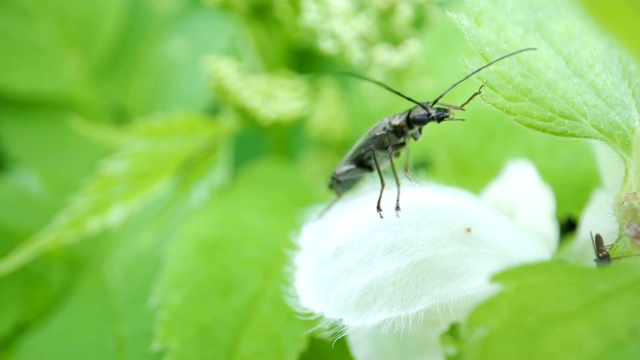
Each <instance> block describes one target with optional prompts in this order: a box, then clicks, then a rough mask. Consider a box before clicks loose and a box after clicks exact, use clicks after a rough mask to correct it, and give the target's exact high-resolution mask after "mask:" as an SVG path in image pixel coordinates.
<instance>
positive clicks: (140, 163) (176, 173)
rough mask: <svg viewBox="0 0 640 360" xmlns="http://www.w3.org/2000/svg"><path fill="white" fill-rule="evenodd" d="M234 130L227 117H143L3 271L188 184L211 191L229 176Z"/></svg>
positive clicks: (194, 190)
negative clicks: (229, 145)
mask: <svg viewBox="0 0 640 360" xmlns="http://www.w3.org/2000/svg"><path fill="white" fill-rule="evenodd" d="M231 131H232V129H231V127H230V126H228V125H226V124H224V123H221V122H219V121H215V120H214V119H211V118H208V117H203V116H192V115H177V116H167V117H156V118H151V119H144V120H141V121H139V122H136V123H134V124H132V125H130V126H128V127H127V128H126V129H125V130H124V131H123V132H122V133H121V135H122V143H121V144H120V147H119V148H118V150H117V151H116V152H115V153H114V154H113V155H111V156H109V157H108V158H106V159H105V160H103V161H102V163H101V164H100V165H99V167H98V169H97V170H96V172H95V173H94V174H93V175H92V176H90V177H89V178H88V179H87V180H86V182H85V183H84V185H83V186H82V188H81V189H80V190H79V191H78V192H77V193H76V194H74V196H73V197H72V199H71V200H70V202H69V204H68V205H67V206H66V207H65V208H64V209H62V210H61V211H60V212H59V213H58V214H57V215H56V216H55V217H54V219H53V220H52V221H51V222H50V223H49V224H48V225H47V226H46V227H44V228H43V229H42V230H40V231H39V232H37V233H36V234H34V235H32V236H31V237H30V238H28V239H27V240H25V241H24V242H22V243H21V244H20V245H18V246H17V247H16V248H15V249H13V250H12V251H11V252H9V253H8V254H6V255H5V256H4V257H2V258H0V276H2V275H6V274H8V273H11V272H13V271H15V270H17V269H18V268H20V267H22V266H24V265H25V264H27V263H28V262H29V261H31V260H32V259H34V258H36V257H37V256H39V255H41V254H42V253H44V252H46V251H48V250H50V249H52V248H55V247H58V246H61V245H64V244H70V243H73V242H76V241H79V240H81V239H82V238H84V237H86V236H89V235H93V234H96V233H98V232H100V231H103V230H105V229H108V228H113V227H115V226H118V225H119V224H121V223H122V222H123V221H125V219H126V218H127V217H128V216H129V215H131V214H133V213H135V212H136V211H137V210H138V209H139V208H140V207H142V206H144V205H145V204H146V203H147V202H149V201H151V200H153V199H155V198H157V197H159V196H161V195H162V194H166V193H169V194H176V193H179V192H180V191H181V190H184V189H183V188H188V191H189V192H190V193H189V194H187V196H186V198H187V199H188V201H191V200H194V199H192V198H193V197H202V196H203V195H206V193H207V192H206V191H207V190H209V189H210V188H211V187H212V186H215V185H216V184H220V183H221V182H222V181H224V179H223V176H221V174H222V173H224V171H221V170H220V167H224V166H225V165H227V162H226V161H225V159H226V157H227V156H228V149H227V146H226V145H227V141H226V139H227V138H228V137H229V135H230V133H231ZM194 177H196V179H195V180H194V179H193V178H194ZM182 195H184V194H181V196H182Z"/></svg>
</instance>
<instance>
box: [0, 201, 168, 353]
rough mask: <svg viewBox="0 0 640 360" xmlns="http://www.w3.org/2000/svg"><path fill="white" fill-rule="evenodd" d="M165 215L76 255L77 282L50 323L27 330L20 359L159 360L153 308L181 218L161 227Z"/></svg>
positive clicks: (149, 216) (16, 349)
mask: <svg viewBox="0 0 640 360" xmlns="http://www.w3.org/2000/svg"><path fill="white" fill-rule="evenodd" d="M158 210H161V209H159V206H158V204H155V206H152V207H149V208H147V209H146V210H145V211H142V212H141V213H139V214H137V215H136V216H135V217H133V218H132V219H130V220H129V221H128V223H127V225H125V226H123V227H121V228H119V229H118V230H116V231H114V232H111V233H110V234H105V235H101V236H99V237H97V238H95V239H92V241H91V242H90V243H89V242H86V243H81V244H78V246H75V247H74V249H73V250H74V251H75V252H77V253H79V254H81V256H78V257H77V259H76V261H75V262H74V263H73V265H74V266H73V267H72V270H73V272H74V276H75V281H73V282H72V283H71V284H68V286H67V287H66V288H65V296H63V297H60V298H58V299H57V300H58V301H57V302H56V303H55V305H56V306H55V307H53V308H52V309H50V311H49V313H48V314H47V315H48V316H47V317H45V318H43V319H39V322H37V323H36V324H29V325H32V326H29V327H25V328H24V329H23V332H22V334H21V336H20V337H17V338H16V339H15V341H14V343H13V344H12V348H11V350H12V352H11V355H12V357H11V358H12V359H20V360H26V359H89V358H90V359H117V358H120V359H154V358H159V354H157V353H155V354H154V353H153V351H152V349H151V342H152V334H153V322H154V317H153V313H152V311H151V309H150V308H149V306H148V300H149V296H150V292H151V288H152V284H153V282H154V280H155V278H156V275H157V271H158V267H159V264H160V260H161V254H162V249H163V244H164V243H166V240H167V238H168V237H170V236H171V235H172V234H173V232H172V228H174V227H175V226H176V223H179V217H178V216H176V214H175V212H174V213H173V219H175V220H174V221H168V222H159V221H158V220H157V212H158ZM34 264H35V262H34ZM32 267H33V265H29V266H28V267H26V268H25V270H26V269H31V268H32ZM23 272H24V270H21V271H19V272H16V273H14V274H11V275H10V276H8V277H6V278H9V277H12V276H14V275H16V274H22V273H23ZM2 279H5V278H2ZM2 279H0V281H1V280H2ZM34 325H35V326H34ZM69 339H72V341H70V340H69Z"/></svg>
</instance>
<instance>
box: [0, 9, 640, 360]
mask: <svg viewBox="0 0 640 360" xmlns="http://www.w3.org/2000/svg"><path fill="white" fill-rule="evenodd" d="M343 4H344V5H343V6H336V4H334V2H331V1H322V0H315V1H311V0H276V1H264V0H242V1H231V0H229V1H224V0H220V1H215V0H210V1H178V0H148V1H124V0H107V1H77V0H65V1H17V0H5V1H3V2H2V3H0V54H2V55H1V56H0V257H2V258H3V263H2V265H1V266H0V273H2V276H0V358H1V359H59V358H60V359H61V358H64V359H69V358H93V359H99V358H105V359H114V358H133V359H141V358H160V357H164V358H177V359H191V358H193V359H254V358H263V359H298V358H301V359H324V358H332V359H337V358H349V355H348V350H347V348H346V346H345V344H344V341H343V340H339V341H338V342H336V343H335V344H334V343H333V342H331V341H325V340H321V339H315V338H312V337H311V336H310V335H309V333H308V331H309V330H310V329H311V328H312V327H313V326H314V325H315V323H314V322H312V321H306V320H301V319H299V317H298V316H297V315H296V314H295V313H294V312H293V310H291V309H290V308H289V306H288V305H287V304H286V302H285V300H284V295H283V294H285V293H286V290H285V289H286V270H285V269H286V265H287V261H288V255H287V251H288V250H289V249H291V248H292V247H293V245H292V242H291V238H292V235H293V234H295V232H296V229H298V228H299V226H300V224H301V223H302V222H303V220H304V218H305V213H307V212H308V209H309V207H311V206H313V205H317V204H320V203H326V202H328V201H330V200H331V199H332V198H333V195H332V194H331V193H330V191H329V190H328V188H327V183H328V179H329V176H330V174H331V173H332V171H333V169H334V167H335V166H336V165H337V164H338V162H339V161H340V160H341V158H342V157H343V156H344V154H345V153H346V152H347V151H348V150H349V148H350V146H351V145H353V144H354V142H355V141H357V139H358V138H359V136H360V135H362V134H363V133H364V132H365V131H366V130H368V128H369V127H371V126H372V125H373V124H374V123H376V122H377V121H379V120H380V119H382V118H383V117H384V116H387V115H390V114H393V113H397V112H401V111H404V110H405V109H406V108H409V107H411V104H408V103H407V102H406V101H404V100H402V99H400V98H398V97H396V96H394V95H393V94H390V93H388V92H386V91H384V90H382V89H380V88H378V87H375V86H372V85H371V84H366V83H363V82H359V81H357V80H355V79H353V78H348V77H344V76H340V75H338V74H337V73H338V72H339V71H352V72H358V73H362V74H367V75H369V76H372V77H375V78H377V79H379V80H382V81H384V82H385V83H387V84H388V85H390V86H391V87H393V88H395V89H398V90H399V91H401V92H403V93H405V94H407V95H409V96H411V97H413V98H417V99H421V100H431V99H432V98H433V97H435V96H436V95H437V94H439V93H440V92H442V91H443V90H444V89H445V88H447V87H448V86H449V85H450V84H452V83H453V82H455V81H456V80H458V79H459V78H461V77H462V76H463V75H464V74H466V73H467V72H468V71H469V67H468V66H466V65H465V59H469V58H472V57H473V56H474V54H473V52H472V51H471V49H470V48H469V46H468V45H467V43H466V41H465V39H464V37H463V36H462V34H461V33H460V31H459V30H458V29H457V28H456V27H455V25H454V24H453V22H452V20H451V19H450V17H449V16H448V15H447V12H448V11H453V12H456V11H462V12H463V11H464V2H462V1H458V0H452V1H438V2H432V1H420V0H416V1H409V2H400V1H392V0H389V1H374V2H368V1H364V0H363V1H345V2H344V3H343ZM581 4H582V5H583V6H584V7H585V9H586V10H587V11H588V13H589V14H590V16H592V17H593V19H594V21H595V22H596V23H597V24H598V25H599V26H600V27H601V28H602V29H603V31H604V32H605V33H607V34H608V35H610V36H611V37H612V39H613V40H612V41H618V42H620V43H621V44H622V46H623V47H625V48H626V49H627V50H628V51H629V52H630V53H632V54H633V55H635V57H636V58H638V57H640V43H638V42H637V39H636V34H638V33H640V32H639V31H640V25H639V24H640V7H639V6H638V5H637V4H636V2H635V1H632V0H623V1H617V2H609V1H604V0H583V1H582V2H581ZM534 45H535V44H522V47H528V46H534ZM513 50H516V49H513ZM523 56H524V55H523ZM478 85H479V83H478V81H477V80H474V79H472V80H469V81H468V82H467V83H465V84H463V85H462V86H460V87H459V88H457V89H456V90H455V91H453V92H451V93H450V94H449V95H448V96H447V97H446V98H445V99H444V100H445V101H446V102H447V103H452V104H459V103H460V102H462V101H464V100H465V99H466V98H467V97H468V96H469V95H470V94H471V93H472V92H473V91H475V90H476V89H477V87H478ZM464 117H465V119H466V121H465V122H452V123H444V124H440V125H429V126H428V127H427V128H426V129H425V133H424V136H423V138H422V139H421V141H420V142H418V143H416V144H412V146H411V152H412V160H413V168H414V171H415V172H416V173H417V174H418V177H420V178H427V179H430V180H434V181H437V182H442V183H446V184H451V185H457V186H460V187H463V188H466V189H469V190H471V191H479V190H480V189H482V187H483V186H484V185H486V183H487V182H488V181H490V180H491V179H492V178H493V177H494V176H495V175H496V174H497V173H498V171H499V170H500V168H501V167H502V165H503V164H504V162H505V161H506V160H508V159H511V158H514V157H523V156H524V157H529V158H531V159H532V160H533V161H534V162H535V163H536V165H537V166H538V167H539V169H540V171H541V173H542V175H543V177H544V178H545V179H546V180H547V181H548V182H549V183H550V184H551V185H552V187H553V189H554V192H555V194H556V197H557V201H558V218H559V220H560V221H562V222H570V221H575V220H576V219H577V218H578V216H579V215H580V211H581V209H582V207H583V206H584V204H585V203H586V201H587V199H588V196H589V193H590V190H591V189H592V188H594V187H595V186H596V185H597V184H598V183H599V179H598V175H597V171H596V168H595V163H594V159H593V155H592V154H591V149H590V147H589V145H588V144H586V143H585V142H582V141H577V140H566V139H560V138H554V137H551V136H548V135H544V134H540V133H537V132H533V131H531V130H529V129H525V128H523V127H521V126H518V125H516V124H515V123H513V122H512V121H511V120H510V119H509V118H508V117H506V116H505V115H503V114H501V113H499V112H497V111H496V110H494V109H493V108H490V107H489V106H487V105H486V104H484V103H483V102H482V101H479V100H476V101H474V102H473V103H472V104H471V105H470V106H469V107H468V111H466V112H465V113H464ZM373 180H375V179H373ZM374 211H375V209H374V206H373V202H372V208H371V212H372V216H374V215H375V213H374Z"/></svg>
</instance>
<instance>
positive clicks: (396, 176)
mask: <svg viewBox="0 0 640 360" xmlns="http://www.w3.org/2000/svg"><path fill="white" fill-rule="evenodd" d="M388 153H389V162H391V171H393V177H395V178H396V188H397V189H398V191H397V193H396V194H397V195H396V216H400V215H399V214H398V213H399V212H400V176H398V172H397V171H396V165H395V164H394V163H393V153H394V149H393V147H390V148H389V151H388Z"/></svg>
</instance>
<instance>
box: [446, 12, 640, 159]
mask: <svg viewBox="0 0 640 360" xmlns="http://www.w3.org/2000/svg"><path fill="white" fill-rule="evenodd" d="M466 8H467V9H468V10H467V11H465V12H464V14H463V15H458V16H457V19H458V21H459V23H460V25H461V27H462V29H463V31H464V32H465V34H466V37H467V39H468V40H469V42H471V44H472V46H473V47H474V48H475V49H476V50H477V51H478V53H480V54H481V55H482V58H483V62H485V61H488V60H490V59H494V58H496V57H497V56H499V55H502V54H506V53H508V52H511V51H514V50H517V49H521V48H524V47H530V46H533V47H537V48H538V51H536V52H528V53H523V54H519V55H517V56H516V57H514V58H512V59H508V60H506V61H505V62H504V63H502V64H496V65H495V66H492V67H491V68H489V69H487V70H486V71H484V72H482V73H480V74H479V75H478V77H480V78H481V79H482V80H483V82H484V83H485V84H486V86H487V87H489V88H490V89H491V90H493V91H492V92H488V94H487V96H486V97H485V99H487V101H488V102H489V103H490V104H491V105H493V106H495V107H496V108H498V109H500V110H503V111H505V112H507V113H508V114H510V115H512V116H513V117H514V119H515V120H516V121H517V122H519V123H520V124H522V125H524V126H527V127H530V128H532V129H535V130H538V131H542V132H546V133H549V134H554V135H560V136H566V137H574V138H586V139H595V140H599V141H603V142H605V143H607V144H608V145H609V146H611V147H612V148H613V149H614V150H616V151H617V152H618V153H619V154H620V155H621V156H622V157H623V159H624V160H625V162H627V163H628V162H629V161H630V156H631V154H632V153H633V152H634V151H635V147H636V145H637V144H636V143H637V128H638V124H639V121H640V120H639V119H640V116H639V115H638V105H637V104H638V94H639V92H640V76H638V75H639V74H638V71H637V69H636V67H635V64H634V63H633V61H631V59H630V58H629V57H628V56H627V55H626V54H624V53H623V52H622V51H621V49H620V48H619V47H618V46H616V44H615V43H614V42H613V41H611V39H608V38H607V37H605V36H604V35H603V34H601V33H600V32H599V31H598V29H597V28H596V27H595V25H594V24H593V23H592V21H591V20H590V19H589V17H588V16H587V15H586V13H585V12H584V11H582V10H581V9H579V8H577V7H576V6H574V5H573V4H572V3H571V2H570V1H559V2H558V1H552V0H542V1H518V2H514V1H509V0H489V1H482V2H478V1H468V2H467V7H466Z"/></svg>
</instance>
